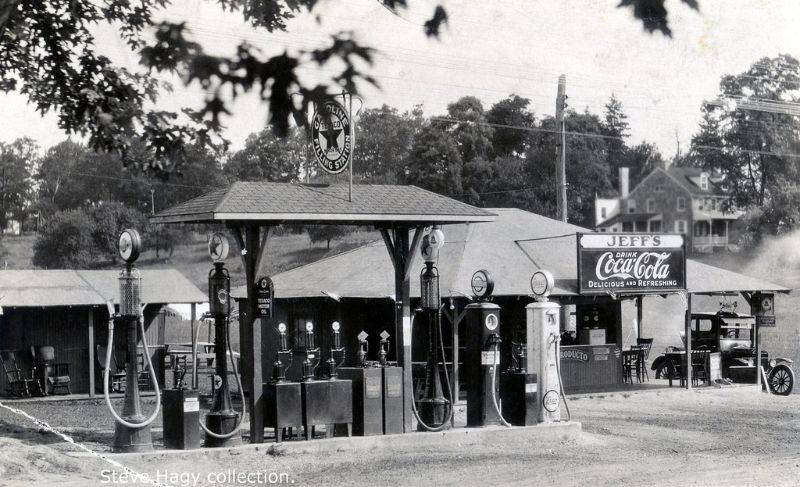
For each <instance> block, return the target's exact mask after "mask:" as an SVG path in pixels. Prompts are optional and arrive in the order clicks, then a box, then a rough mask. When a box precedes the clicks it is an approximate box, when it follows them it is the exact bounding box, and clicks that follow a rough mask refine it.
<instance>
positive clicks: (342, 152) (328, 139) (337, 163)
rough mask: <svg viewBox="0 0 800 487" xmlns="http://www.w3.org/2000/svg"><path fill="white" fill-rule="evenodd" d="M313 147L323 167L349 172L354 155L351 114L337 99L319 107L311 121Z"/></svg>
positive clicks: (328, 171) (334, 171)
mask: <svg viewBox="0 0 800 487" xmlns="http://www.w3.org/2000/svg"><path fill="white" fill-rule="evenodd" d="M311 147H312V149H313V150H314V157H316V159H317V162H318V163H319V165H320V167H321V168H322V169H323V170H324V171H325V172H327V173H330V174H339V173H340V172H342V171H344V170H345V169H347V166H348V165H349V164H350V159H351V158H352V156H353V130H352V126H351V124H350V115H349V114H348V113H347V110H345V108H344V107H343V106H342V104H341V103H339V102H338V101H336V100H328V101H326V102H325V103H323V104H322V105H321V106H319V107H317V110H316V112H315V113H314V118H313V120H312V121H311Z"/></svg>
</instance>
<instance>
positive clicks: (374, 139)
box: [353, 105, 423, 184]
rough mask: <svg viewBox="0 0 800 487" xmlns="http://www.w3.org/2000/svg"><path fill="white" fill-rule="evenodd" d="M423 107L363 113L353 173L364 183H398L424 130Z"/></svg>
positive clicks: (386, 109) (355, 150) (354, 152)
mask: <svg viewBox="0 0 800 487" xmlns="http://www.w3.org/2000/svg"><path fill="white" fill-rule="evenodd" d="M422 124H423V117H422V107H420V106H418V107H415V108H414V109H413V110H411V111H410V112H404V113H400V112H398V111H397V109H396V108H392V107H390V106H388V105H383V106H382V107H381V108H371V109H367V110H364V111H363V112H362V113H361V114H360V115H359V117H358V120H357V122H356V143H355V148H354V150H353V160H354V161H356V162H355V165H354V167H353V172H354V174H355V175H356V176H357V177H358V178H359V179H361V180H362V181H365V182H370V183H381V184H397V183H398V182H400V181H402V180H403V168H404V167H405V166H406V165H407V164H408V163H409V161H408V158H409V154H410V152H411V147H412V144H413V143H414V140H415V138H416V137H417V135H418V133H419V131H420V130H421V129H422Z"/></svg>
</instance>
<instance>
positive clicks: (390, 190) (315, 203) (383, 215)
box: [150, 181, 495, 223]
mask: <svg viewBox="0 0 800 487" xmlns="http://www.w3.org/2000/svg"><path fill="white" fill-rule="evenodd" d="M348 191H349V190H348V186H347V185H346V184H330V185H328V184H293V183H272V182H265V181H260V182H243V181H240V182H235V183H233V184H232V185H231V186H230V187H229V188H225V189H218V190H214V191H212V192H210V193H207V194H204V195H202V196H199V197H197V198H194V199H192V200H189V201H186V202H184V203H180V204H178V205H176V206H173V207H171V208H168V209H166V210H164V211H161V212H159V213H158V214H156V215H155V216H153V217H151V218H150V220H151V221H152V222H154V223H181V222H185V223H189V222H217V221H267V222H274V223H281V222H288V221H292V222H305V223H332V222H342V223H380V222H398V221H402V222H408V223H415V222H419V223H426V222H427V223H431V222H440V223H447V222H450V223H455V222H459V223H460V222H479V221H491V220H492V219H493V218H494V216H495V215H493V214H492V213H490V212H488V211H485V210H482V209H480V208H476V207H474V206H470V205H468V204H466V203H462V202H460V201H456V200H454V199H452V198H448V197H446V196H442V195H439V194H436V193H432V192H430V191H426V190H424V189H421V188H417V187H416V186H400V185H375V184H368V185H362V184H356V185H353V198H352V201H350V200H349V199H348V196H349V195H348Z"/></svg>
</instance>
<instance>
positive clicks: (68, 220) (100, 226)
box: [33, 202, 147, 269]
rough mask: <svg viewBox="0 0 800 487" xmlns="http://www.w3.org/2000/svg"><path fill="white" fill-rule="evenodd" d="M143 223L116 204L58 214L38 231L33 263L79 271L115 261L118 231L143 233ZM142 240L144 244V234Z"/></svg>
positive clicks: (136, 214)
mask: <svg viewBox="0 0 800 487" xmlns="http://www.w3.org/2000/svg"><path fill="white" fill-rule="evenodd" d="M146 223H147V222H146V220H145V217H144V215H143V214H142V213H141V212H139V211H138V210H136V209H133V208H129V207H127V206H125V205H124V204H122V203H118V202H109V203H103V204H102V205H99V206H96V207H92V208H88V209H83V208H78V209H74V210H66V211H58V212H56V213H55V214H54V215H53V216H52V217H50V218H49V219H48V221H47V222H46V223H45V224H44V225H43V226H42V229H41V231H40V232H39V236H38V237H37V239H36V243H35V244H34V246H33V264H34V265H35V266H37V267H44V268H51V269H52V268H64V269H79V268H87V267H91V266H96V265H100V264H104V263H107V262H109V261H111V262H116V261H117V259H118V254H117V244H118V238H119V234H120V233H121V232H122V230H124V229H126V228H136V229H138V230H139V231H140V232H142V233H144V234H146V233H147V227H146ZM143 239H144V240H145V241H147V238H146V237H145V236H144V235H143Z"/></svg>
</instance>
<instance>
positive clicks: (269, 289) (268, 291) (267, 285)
mask: <svg viewBox="0 0 800 487" xmlns="http://www.w3.org/2000/svg"><path fill="white" fill-rule="evenodd" d="M274 290H275V288H274V286H273V284H272V279H270V278H269V277H266V276H263V277H259V278H258V279H257V280H256V317H257V318H271V317H272V297H273V293H274Z"/></svg>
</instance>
